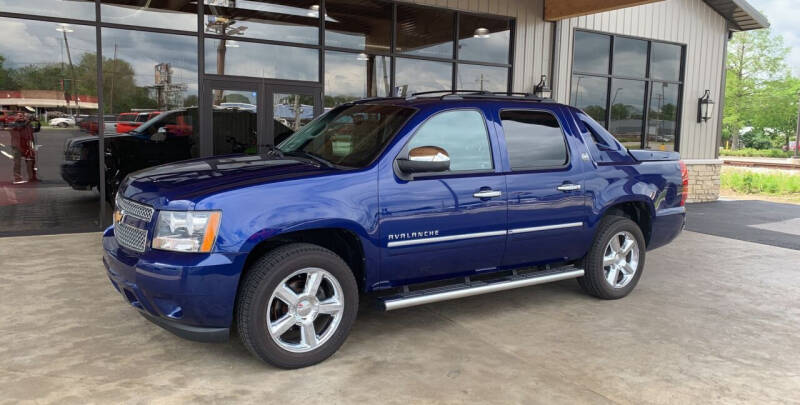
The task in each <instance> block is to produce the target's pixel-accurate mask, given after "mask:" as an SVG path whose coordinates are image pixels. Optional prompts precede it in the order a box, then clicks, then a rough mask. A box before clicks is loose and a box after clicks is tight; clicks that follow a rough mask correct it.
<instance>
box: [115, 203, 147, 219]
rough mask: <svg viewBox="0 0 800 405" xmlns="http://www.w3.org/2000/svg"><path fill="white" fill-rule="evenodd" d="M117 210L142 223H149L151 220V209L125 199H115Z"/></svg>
mask: <svg viewBox="0 0 800 405" xmlns="http://www.w3.org/2000/svg"><path fill="white" fill-rule="evenodd" d="M116 204H117V209H120V210H122V212H123V213H124V214H125V215H130V216H132V217H134V218H139V219H141V220H143V221H147V222H150V220H151V219H153V212H154V211H155V210H154V209H153V207H148V206H147V205H144V204H139V203H137V202H133V201H131V200H127V199H125V198H117V201H116Z"/></svg>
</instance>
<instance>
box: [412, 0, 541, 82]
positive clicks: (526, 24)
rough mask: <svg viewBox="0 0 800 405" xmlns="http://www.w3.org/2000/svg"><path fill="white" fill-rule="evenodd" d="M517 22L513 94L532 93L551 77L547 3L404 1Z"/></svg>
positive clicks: (527, 0)
mask: <svg viewBox="0 0 800 405" xmlns="http://www.w3.org/2000/svg"><path fill="white" fill-rule="evenodd" d="M403 1H405V2H407V3H416V4H422V5H428V6H438V7H446V8H451V9H455V10H462V11H470V12H474V13H483V14H495V15H503V16H508V17H513V18H515V19H516V20H517V31H516V36H515V38H514V61H515V64H514V80H513V82H512V89H513V90H514V91H528V92H530V91H533V86H534V85H536V83H538V82H539V78H540V77H541V75H542V74H546V75H548V76H550V63H551V48H552V42H553V27H552V26H553V23H549V22H545V21H544V18H543V16H544V0H403Z"/></svg>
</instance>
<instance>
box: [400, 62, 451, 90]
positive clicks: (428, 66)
mask: <svg viewBox="0 0 800 405" xmlns="http://www.w3.org/2000/svg"><path fill="white" fill-rule="evenodd" d="M395 60H396V63H397V67H396V68H395V86H408V91H407V94H409V95H411V94H412V93H415V92H420V91H432V90H450V89H452V88H453V82H452V78H453V65H452V64H451V63H446V62H432V61H427V60H416V59H406V58H397V59H395Z"/></svg>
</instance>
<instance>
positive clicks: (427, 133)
mask: <svg viewBox="0 0 800 405" xmlns="http://www.w3.org/2000/svg"><path fill="white" fill-rule="evenodd" d="M421 146H437V147H439V148H442V149H444V150H445V151H447V154H448V155H449V156H450V171H452V172H457V171H470V170H488V169H491V168H492V166H493V164H492V151H491V146H490V144H489V134H488V133H487V132H486V123H485V121H484V119H483V115H481V113H480V112H478V111H475V110H453V111H445V112H442V113H439V114H436V115H434V116H432V117H430V118H428V119H427V120H426V121H425V123H424V124H422V127H420V128H419V129H418V130H417V132H416V133H415V134H414V137H413V138H411V140H410V141H409V142H408V145H406V148H405V150H411V149H414V148H418V147H421Z"/></svg>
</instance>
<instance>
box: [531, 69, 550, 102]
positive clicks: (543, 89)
mask: <svg viewBox="0 0 800 405" xmlns="http://www.w3.org/2000/svg"><path fill="white" fill-rule="evenodd" d="M533 95H534V96H536V97H539V98H550V97H552V96H553V90H552V89H550V87H549V86H547V75H542V79H541V80H540V81H539V84H537V85H536V87H534V88H533Z"/></svg>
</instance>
